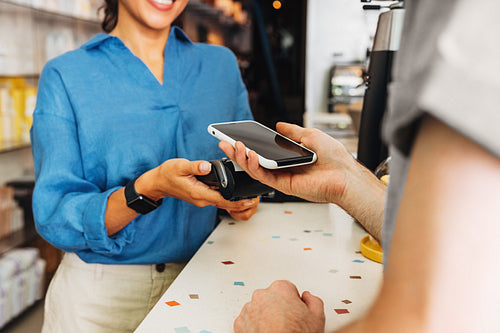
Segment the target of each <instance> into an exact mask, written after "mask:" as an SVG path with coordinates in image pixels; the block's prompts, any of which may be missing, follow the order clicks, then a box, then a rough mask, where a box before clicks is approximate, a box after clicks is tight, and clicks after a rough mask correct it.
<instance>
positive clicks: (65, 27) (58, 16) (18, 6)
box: [0, 0, 101, 290]
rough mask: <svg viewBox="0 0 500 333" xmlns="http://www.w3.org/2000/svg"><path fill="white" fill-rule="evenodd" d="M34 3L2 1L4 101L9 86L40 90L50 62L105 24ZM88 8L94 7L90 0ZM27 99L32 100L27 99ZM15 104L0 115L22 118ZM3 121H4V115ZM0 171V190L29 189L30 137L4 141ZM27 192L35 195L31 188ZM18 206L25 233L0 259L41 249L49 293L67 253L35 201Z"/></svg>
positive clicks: (7, 240)
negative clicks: (49, 238)
mask: <svg viewBox="0 0 500 333" xmlns="http://www.w3.org/2000/svg"><path fill="white" fill-rule="evenodd" d="M78 1H79V0H78ZM92 1H93V0H92ZM30 2H31V3H35V1H28V0H16V1H15V0H0V30H1V31H2V34H0V81H2V82H0V84H3V86H2V88H3V94H2V95H1V96H0V101H1V98H2V97H3V98H6V97H12V98H13V95H12V94H11V91H10V90H9V89H14V88H12V87H11V88H9V86H8V84H9V83H11V82H14V81H15V80H18V81H19V80H22V81H23V82H25V83H26V85H29V87H30V89H32V90H33V89H35V88H34V87H36V86H37V83H38V78H39V74H40V72H41V70H42V68H43V65H44V64H45V63H46V61H47V60H48V59H50V58H52V57H55V56H57V55H59V54H61V53H64V52H66V51H68V50H69V49H74V48H76V47H78V46H79V45H80V44H82V43H83V42H84V41H86V40H88V39H89V38H90V37H91V36H92V35H94V34H95V33H97V32H100V30H101V29H100V23H99V21H100V20H99V19H98V17H97V14H95V15H92V13H91V12H92V10H90V11H86V12H85V13H84V14H81V15H79V14H77V13H75V12H74V11H73V12H72V11H71V8H73V9H74V8H76V4H77V1H76V0H74V1H72V0H57V1H46V3H47V4H49V3H52V4H56V3H57V4H59V5H60V4H63V6H64V7H63V10H57V9H56V8H51V7H41V6H34V5H33V4H30ZM36 3H38V4H43V3H44V2H43V1H36ZM79 3H85V1H83V2H82V1H79ZM88 3H89V4H90V0H89V2H88ZM72 5H73V6H72ZM16 89H18V88H16ZM32 95H33V94H32ZM23 96H25V98H26V99H27V97H26V96H28V94H25V95H23ZM13 99H14V98H13ZM11 103H13V102H11V101H10V100H9V101H8V102H5V100H4V101H3V103H0V109H1V110H0V112H5V108H6V107H10V109H8V112H9V114H13V112H16V113H15V114H16V115H17V114H18V112H19V110H18V109H16V108H15V107H13V106H12V104H11ZM26 104H28V103H26ZM13 110H14V111H13ZM0 116H3V115H2V114H0ZM3 119H6V118H3ZM3 119H0V124H1V125H2V126H3V125H5V124H2V121H1V120H3ZM2 126H0V131H4V130H6V128H4V127H2ZM0 134H2V133H0ZM25 134H26V133H25ZM0 137H4V135H3V134H2V135H0ZM0 168H1V170H2V172H1V174H0V186H1V185H4V184H6V183H9V182H10V181H12V180H20V179H23V177H25V180H26V182H27V186H30V185H29V184H30V181H32V179H33V176H32V174H33V159H32V156H31V149H30V143H29V141H28V139H27V136H26V135H24V136H23V139H15V140H8V141H6V140H0ZM26 175H27V176H26ZM21 182H22V181H21ZM26 190H27V191H30V189H28V188H27V189H26ZM27 193H28V195H31V194H30V193H29V192H27ZM18 204H19V205H20V206H21V208H22V209H23V212H24V228H23V229H21V230H18V231H15V232H13V233H11V234H9V235H7V236H4V237H2V238H1V239H0V257H1V256H3V255H4V254H5V253H7V252H9V251H11V250H13V249H15V248H18V247H34V248H37V249H38V250H39V253H40V257H41V258H43V259H44V260H45V262H46V265H45V274H44V276H45V285H44V286H43V287H44V288H45V289H46V288H47V286H48V283H49V282H50V280H51V278H52V276H53V274H54V273H55V271H56V269H57V267H58V265H59V262H60V260H61V257H62V253H61V251H60V250H58V249H56V248H54V247H53V246H52V245H50V244H49V243H47V242H46V241H45V240H43V239H42V238H41V237H40V236H39V235H38V234H37V232H36V229H35V226H34V223H33V218H32V214H31V200H27V201H26V202H23V203H22V204H21V202H18ZM0 222H1V221H0ZM45 289H44V290H45Z"/></svg>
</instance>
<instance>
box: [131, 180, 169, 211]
mask: <svg viewBox="0 0 500 333" xmlns="http://www.w3.org/2000/svg"><path fill="white" fill-rule="evenodd" d="M134 184H135V179H133V180H132V181H130V182H129V183H128V184H127V186H125V199H126V200H127V206H128V207H129V208H131V209H133V210H135V211H136V212H137V213H139V214H147V213H149V212H151V211H153V210H155V209H156V208H158V207H159V206H160V205H161V202H162V199H160V200H158V201H154V200H151V199H150V198H148V197H146V196H145V195H141V194H138V193H137V192H136V191H135V188H134Z"/></svg>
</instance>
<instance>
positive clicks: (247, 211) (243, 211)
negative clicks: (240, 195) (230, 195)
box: [227, 198, 260, 221]
mask: <svg viewBox="0 0 500 333" xmlns="http://www.w3.org/2000/svg"><path fill="white" fill-rule="evenodd" d="M259 201H260V200H259V198H253V199H244V200H240V201H236V203H240V204H241V206H240V207H239V208H236V209H232V210H229V209H228V210H227V212H228V213H229V214H230V215H231V217H232V218H234V219H236V220H243V221H247V220H248V219H250V218H251V217H252V216H253V214H255V213H256V212H257V207H258V205H259Z"/></svg>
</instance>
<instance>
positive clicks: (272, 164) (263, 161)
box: [207, 120, 317, 169]
mask: <svg viewBox="0 0 500 333" xmlns="http://www.w3.org/2000/svg"><path fill="white" fill-rule="evenodd" d="M242 122H255V123H257V124H258V125H260V126H263V125H262V124H260V123H258V122H256V121H254V120H240V121H228V122H224V123H213V124H210V125H208V127H207V131H208V133H209V134H211V135H212V136H214V137H216V138H217V139H219V140H222V141H226V142H228V143H230V144H231V146H233V148H234V145H235V143H236V141H235V140H234V139H233V138H231V137H229V136H227V135H225V134H224V133H222V132H221V131H219V130H218V129H216V128H214V127H212V125H220V124H232V123H242ZM263 127H265V126H263ZM265 128H266V129H268V130H270V131H272V132H274V133H276V134H278V135H281V134H279V133H278V132H276V131H274V130H272V129H271V128H269V127H265ZM281 136H282V137H284V138H285V139H287V140H289V141H292V140H290V139H289V138H287V137H285V136H283V135H281ZM292 142H294V141H292ZM294 143H296V142H294ZM245 148H246V154H247V156H248V152H249V151H250V149H248V148H247V147H245ZM304 148H305V149H307V148H306V147H304ZM307 150H309V151H310V152H311V153H313V158H312V160H311V161H310V162H304V163H297V164H294V165H285V166H278V163H277V162H276V161H274V160H269V159H267V158H265V157H262V156H261V155H259V153H257V152H256V153H257V156H258V158H259V164H260V165H261V166H262V167H263V168H266V169H283V168H290V167H296V166H301V165H307V164H312V163H314V162H316V159H317V155H316V153H315V152H313V151H312V150H310V149H307Z"/></svg>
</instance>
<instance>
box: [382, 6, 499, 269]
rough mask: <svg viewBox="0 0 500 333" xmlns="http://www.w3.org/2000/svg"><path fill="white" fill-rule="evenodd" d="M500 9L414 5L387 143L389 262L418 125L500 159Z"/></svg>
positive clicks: (393, 90)
mask: <svg viewBox="0 0 500 333" xmlns="http://www.w3.org/2000/svg"><path fill="white" fill-rule="evenodd" d="M499 12H500V1H497V0H474V1H472V0H439V1H436V0H408V1H405V18H404V27H403V34H402V39H401V44H400V45H401V47H400V49H399V51H398V53H397V55H396V58H395V64H394V73H393V83H391V85H390V87H389V102H388V112H387V114H386V117H385V119H384V124H383V137H384V140H385V141H386V142H387V144H388V145H389V154H390V156H391V157H392V159H391V162H390V165H389V172H390V182H389V186H388V190H387V193H386V207H385V216H384V227H383V231H382V243H383V248H384V261H385V259H386V258H387V254H388V251H389V245H390V241H391V237H392V234H393V231H394V226H395V223H396V214H397V210H398V207H399V203H400V200H401V196H402V193H403V188H404V184H405V181H406V174H407V171H408V163H409V161H408V158H409V153H410V151H411V147H412V144H413V139H414V136H415V133H416V129H417V128H418V124H419V120H420V119H421V117H422V116H423V115H424V114H430V115H432V116H433V117H435V118H437V119H439V120H440V121H442V122H443V123H445V124H447V125H448V126H450V127H451V128H453V129H454V130H455V131H457V132H458V133H460V134H462V135H464V136H465V137H467V138H469V139H471V140H473V141H474V142H476V143H478V144H479V145H481V146H482V147H484V148H485V149H486V150H488V151H489V152H491V154H493V155H495V156H500V66H499V65H498V62H499V61H500V33H499V31H500V20H498V13H499Z"/></svg>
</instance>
